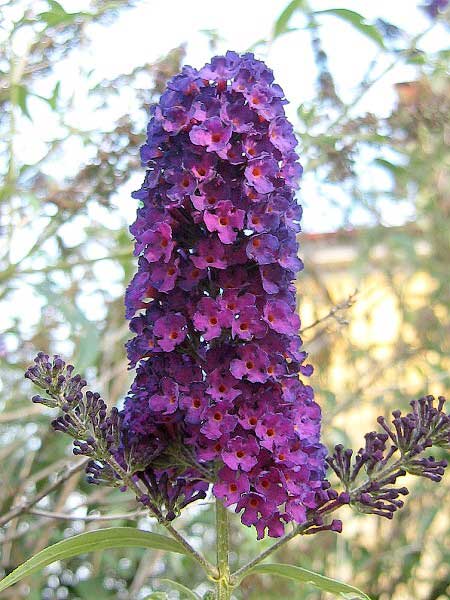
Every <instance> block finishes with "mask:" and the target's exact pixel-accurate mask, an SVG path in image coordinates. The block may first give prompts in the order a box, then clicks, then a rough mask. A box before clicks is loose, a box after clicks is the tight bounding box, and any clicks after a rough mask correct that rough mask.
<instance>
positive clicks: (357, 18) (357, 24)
mask: <svg viewBox="0 0 450 600" xmlns="http://www.w3.org/2000/svg"><path fill="white" fill-rule="evenodd" d="M313 14H314V15H334V16H335V17H338V18H339V19H342V20H343V21H347V23H350V24H351V25H353V27H354V28H355V29H357V30H358V31H359V32H360V33H362V34H363V35H365V36H366V37H368V38H370V39H372V40H373V41H374V42H375V43H376V44H377V45H378V46H379V47H380V48H383V49H384V48H385V46H384V40H383V36H382V35H381V33H380V32H379V30H378V29H377V28H376V27H375V25H370V24H369V23H366V20H365V18H364V17H363V16H362V15H360V14H359V13H357V12H355V11H354V10H347V9H346V8H329V9H327V10H318V11H315V12H314V13H313Z"/></svg>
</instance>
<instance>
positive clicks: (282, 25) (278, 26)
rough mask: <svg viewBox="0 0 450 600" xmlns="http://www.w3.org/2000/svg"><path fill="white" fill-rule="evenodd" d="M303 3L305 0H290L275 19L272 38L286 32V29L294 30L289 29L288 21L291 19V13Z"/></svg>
mask: <svg viewBox="0 0 450 600" xmlns="http://www.w3.org/2000/svg"><path fill="white" fill-rule="evenodd" d="M304 5H305V0H292V2H290V3H289V4H288V5H287V6H286V8H285V9H284V10H283V12H282V13H281V15H280V16H279V17H278V19H277V20H276V21H275V25H274V27H273V38H274V39H275V38H277V37H279V36H280V35H282V34H283V33H287V32H288V31H294V30H293V29H289V27H288V25H289V21H290V20H291V17H292V15H293V14H294V13H295V12H297V10H300V9H301V8H303V7H304Z"/></svg>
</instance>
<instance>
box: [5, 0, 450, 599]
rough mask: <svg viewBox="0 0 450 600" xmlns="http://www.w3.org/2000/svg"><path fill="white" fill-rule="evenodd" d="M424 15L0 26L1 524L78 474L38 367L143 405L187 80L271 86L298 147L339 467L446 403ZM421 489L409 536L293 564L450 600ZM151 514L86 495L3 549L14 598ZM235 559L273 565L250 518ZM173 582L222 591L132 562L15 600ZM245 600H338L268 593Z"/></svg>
mask: <svg viewBox="0 0 450 600" xmlns="http://www.w3.org/2000/svg"><path fill="white" fill-rule="evenodd" d="M418 2H419V0H398V1H392V0H378V1H377V2H361V1H360V0H309V1H306V0H294V1H293V2H290V3H289V4H288V3H287V1H283V0H280V1H278V0H277V1H274V0H245V1H241V0H228V1H227V2H212V1H208V0H193V1H192V2H185V1H184V0H165V2H156V1H155V0H142V1H140V0H135V1H133V0H131V1H128V0H110V1H107V0H86V1H83V0H63V1H62V2H61V4H58V2H56V1H55V0H42V1H41V0H33V1H27V0H24V1H22V0H15V1H14V0H13V1H12V2H0V11H1V12H0V172H1V175H2V177H1V180H2V181H1V188H0V219H1V221H0V298H1V310H0V361H1V379H0V515H5V514H6V515H7V514H8V512H9V511H10V510H11V508H13V507H14V506H17V505H19V504H20V503H22V502H24V501H27V500H30V499H33V498H35V497H36V496H38V495H39V494H42V493H43V492H45V490H46V488H47V487H49V486H50V487H51V486H52V483H53V482H54V481H55V477H56V475H57V474H61V473H64V472H66V470H67V468H68V465H70V464H74V462H75V463H76V459H75V458H74V457H72V455H71V452H70V448H68V442H67V440H66V439H65V437H64V436H60V435H58V434H55V433H53V432H52V431H51V430H50V427H49V422H50V418H51V411H50V410H48V409H44V408H42V407H40V406H35V405H33V404H32V403H31V402H30V400H29V398H30V396H31V394H32V392H31V390H30V385H29V384H28V383H27V382H25V381H24V380H23V372H24V370H25V368H26V367H27V366H28V364H29V363H30V360H31V359H32V357H33V355H34V354H35V353H36V351H37V350H44V351H47V352H49V353H55V352H58V353H61V354H62V355H63V356H64V357H65V358H68V359H70V361H71V362H73V363H74V364H76V366H77V369H79V370H80V371H81V372H82V373H84V374H85V376H86V377H87V379H88V380H89V381H90V383H91V386H92V387H93V388H94V389H96V390H98V391H100V392H101V393H102V394H103V395H104V397H105V399H106V401H107V402H108V403H109V404H110V405H115V404H117V405H120V402H121V400H122V399H123V397H124V394H126V391H127V386H128V384H129V381H130V377H131V374H130V373H129V372H128V371H127V363H126V359H125V352H124V347H123V344H124V342H125V341H126V339H127V324H126V322H125V320H124V310H123V293H124V288H125V286H126V284H127V282H128V280H129V279H130V277H131V276H132V274H133V271H134V269H135V259H134V258H133V257H132V247H131V239H130V235H129V233H128V230H127V227H128V225H129V224H130V223H131V222H132V220H133V216H134V212H135V210H136V202H135V201H134V200H132V199H131V198H130V192H131V190H133V189H136V188H138V187H139V184H140V180H141V179H142V177H143V174H144V173H143V170H142V168H141V167H140V164H139V159H138V148H139V146H140V144H142V143H143V141H144V135H145V124H146V121H147V114H148V109H149V105H150V104H151V103H152V102H154V101H156V100H157V98H158V95H159V94H160V93H161V91H162V90H163V88H164V85H165V82H166V80H167V78H168V77H170V76H172V75H173V74H174V73H176V72H177V71H178V69H179V68H180V65H182V64H185V63H189V64H193V65H194V66H196V67H200V66H201V65H202V64H203V63H205V62H206V61H207V60H208V59H209V58H210V57H211V55H213V54H217V53H221V52H224V51H226V50H227V49H233V50H237V51H246V50H248V49H251V50H253V51H254V52H255V53H256V54H257V56H258V57H260V58H263V59H265V60H266V61H267V62H268V64H269V66H271V67H272V68H273V69H274V71H275V76H276V79H277V81H278V83H279V84H280V85H281V86H282V87H283V88H284V90H285V93H286V96H287V97H288V99H289V100H290V105H289V106H288V114H289V117H290V118H291V119H292V121H293V122H294V124H295V127H296V130H297V132H298V137H299V148H300V154H301V157H302V163H303V165H304V168H305V175H304V180H303V185H302V189H301V191H300V193H299V200H300V201H301V203H302V204H303V206H304V220H303V229H304V232H303V234H302V235H301V238H300V240H301V241H300V246H301V256H302V258H303V259H304V262H305V271H304V272H303V273H302V274H301V276H300V278H299V281H298V291H299V310H300V313H301V317H302V328H303V338H304V342H305V347H306V349H307V350H308V351H309V352H310V355H311V360H312V362H313V363H314V365H315V374H314V376H313V379H312V383H313V385H314V386H315V389H316V390H317V398H318V401H319V402H320V403H321V405H322V408H323V416H324V428H323V435H324V441H325V443H327V444H328V445H329V446H331V445H333V444H335V443H338V442H342V443H344V444H350V445H354V446H355V447H356V448H359V446H360V445H361V443H362V436H363V433H364V432H365V431H367V430H370V429H371V428H373V427H374V425H375V418H376V416H377V415H378V414H384V415H386V416H387V415H388V414H389V412H390V411H391V410H392V409H393V408H396V407H400V408H403V409H407V408H408V402H409V401H410V400H411V399H413V398H415V397H418V396H420V395H422V394H424V393H434V394H439V393H442V392H444V391H445V389H446V387H447V389H448V383H449V377H448V367H449V363H450V359H449V337H450V336H449V333H450V325H449V301H450V287H449V271H450V269H449V263H450V253H449V250H450V237H449V217H450V192H449V179H450V176H449V170H448V168H449V154H450V153H449V141H450V126H449V121H448V114H449V109H450V95H449V92H450V83H449V79H448V58H449V55H450V51H449V50H448V42H449V35H448V28H449V15H448V11H447V13H446V12H445V10H443V11H442V12H440V8H441V9H445V4H446V2H443V1H442V0H440V1H439V0H438V1H436V0H427V1H425V0H423V4H422V5H419V4H418ZM33 393H34V392H33ZM410 489H411V496H413V498H412V500H411V501H408V499H407V502H406V508H405V509H404V510H402V511H401V513H400V514H399V515H398V516H397V517H396V518H395V520H394V521H393V522H385V521H384V520H382V519H380V518H377V517H374V516H363V515H357V514H353V515H351V514H350V513H349V514H346V515H344V518H345V517H346V518H345V522H346V525H345V530H344V533H343V534H342V535H339V536H337V535H334V534H321V535H320V536H315V537H314V538H312V539H308V538H304V539H299V540H294V541H293V542H291V543H290V544H289V545H288V546H286V547H285V548H284V549H283V550H282V551H281V552H280V553H279V555H278V557H277V558H278V559H279V561H280V562H283V561H286V562H291V563H292V564H299V565H302V566H303V567H307V568H308V567H309V568H312V569H314V570H317V571H320V572H324V573H326V574H328V575H330V576H334V577H337V578H341V579H344V580H346V581H347V582H349V583H353V584H354V585H357V586H359V587H361V588H363V589H364V590H365V591H366V592H367V593H368V594H369V595H370V596H371V597H372V598H373V599H374V600H390V599H392V600H444V599H446V598H449V597H450V566H449V558H450V513H449V508H448V507H449V500H450V496H449V492H450V481H449V479H448V477H447V479H445V480H444V481H443V482H442V484H440V485H436V484H433V483H431V482H429V481H422V480H418V478H416V479H415V480H413V481H411V486H410ZM135 510H136V507H135V504H134V503H133V501H132V500H130V498H129V496H127V495H126V494H120V493H119V492H112V491H110V490H107V489H99V488H93V487H92V486H91V487H90V486H88V485H87V484H86V483H85V482H84V481H83V477H82V475H81V474H80V473H78V474H76V475H74V476H73V477H71V478H69V479H68V480H67V481H66V482H65V483H64V484H62V485H60V486H57V487H56V489H55V490H54V491H52V492H51V493H50V494H49V495H47V496H45V498H44V499H43V500H41V501H39V502H38V503H36V504H34V505H33V506H31V507H30V508H29V510H28V511H26V512H23V513H22V514H20V515H19V516H18V517H17V518H14V519H11V520H9V521H8V522H7V523H5V524H4V526H3V528H0V543H1V550H0V575H3V574H5V573H8V572H10V571H11V570H12V569H13V568H14V567H15V566H17V565H18V564H19V563H20V562H22V561H23V560H24V559H25V558H27V557H29V556H30V555H31V554H33V553H35V552H36V551H38V550H39V549H41V548H43V547H44V546H46V545H48V544H49V543H51V542H55V541H58V540H60V539H62V538H64V537H67V536H69V535H72V534H74V533H77V532H81V531H84V530H89V529H93V528H97V527H100V526H106V525H108V524H114V525H118V524H132V523H133V520H135V519H138V523H139V526H140V527H142V528H148V529H156V527H155V524H154V522H152V520H151V519H148V518H146V517H144V516H142V515H136V514H135ZM110 515H112V516H113V517H114V515H119V517H118V518H115V520H112V521H108V520H107V521H105V520H104V518H105V516H106V518H109V516H110ZM123 515H124V516H123ZM0 518H1V517H0ZM96 519H98V520H96ZM102 519H103V520H102ZM0 522H1V521H0ZM211 522H212V511H211V509H210V507H209V505H208V503H207V502H205V503H204V504H201V505H200V506H197V507H196V508H192V509H191V510H188V511H186V513H185V514H184V516H183V517H182V518H181V520H180V522H179V523H178V524H179V525H182V527H183V528H184V529H185V530H186V531H187V532H188V533H189V535H190V536H191V538H192V539H193V540H194V543H195V544H199V545H200V544H202V545H203V548H205V549H206V551H207V552H208V551H211V550H212V544H213V536H212V533H211V529H208V526H209V525H210V524H211ZM232 542H233V545H234V548H235V551H236V552H239V556H236V555H233V559H234V560H238V559H239V560H241V561H242V560H244V559H246V558H249V557H250V556H251V555H252V554H254V553H255V552H256V551H257V550H260V549H262V548H264V547H265V546H266V545H267V542H266V541H263V542H256V541H255V539H254V532H253V530H252V531H250V530H246V529H245V528H243V527H242V526H240V525H239V522H238V518H237V517H236V518H235V519H234V521H233V535H232ZM168 572H170V574H171V576H172V578H173V579H177V580H178V581H179V582H181V583H184V584H186V585H188V586H190V587H191V588H193V589H194V588H196V589H197V590H198V591H200V592H201V591H202V588H201V587H197V586H198V585H199V582H200V581H201V577H200V573H199V572H198V571H197V569H196V567H194V566H192V564H191V563H188V562H187V561H185V560H184V559H183V558H179V557H178V558H176V557H169V558H168V557H166V556H163V555H162V554H160V553H158V552H154V551H153V552H145V551H141V550H120V551H109V552H108V553H105V554H103V555H101V554H91V555H88V556H86V557H81V558H77V559H72V560H70V561H66V562H65V563H56V564H54V565H53V566H51V567H49V568H47V569H46V570H45V571H44V572H43V573H41V574H38V575H35V576H33V577H32V578H29V580H28V581H27V582H26V583H23V584H20V585H18V586H16V587H15V588H12V589H11V590H9V591H8V592H4V593H3V595H2V596H1V597H2V598H11V599H20V598H30V599H32V600H38V599H45V600H53V599H65V598H69V599H82V600H91V599H92V598H96V600H103V599H109V598H110V599H118V600H119V599H120V600H129V599H136V600H139V599H144V598H164V597H167V598H171V599H175V598H177V597H178V596H177V592H170V594H169V595H168V596H164V595H159V596H158V595H157V593H156V592H158V591H159V592H164V591H167V588H166V587H165V584H164V582H162V579H163V578H164V576H165V575H166V574H167V573H168ZM155 593H156V595H155ZM152 594H153V595H152ZM240 597H242V598H246V599H251V600H265V599H267V600H268V599H272V598H287V597H290V598H292V599H298V600H319V599H322V600H325V599H327V600H329V599H330V598H331V596H329V595H327V594H321V593H319V592H317V591H314V590H312V589H311V588H309V587H308V586H304V587H302V586H299V585H294V584H290V583H285V582H283V581H282V582H281V583H280V581H276V582H274V581H273V580H271V579H270V578H267V579H266V578H264V577H262V578H261V577H259V578H258V579H256V578H249V579H247V580H246V582H245V587H244V588H243V591H242V594H241V596H240Z"/></svg>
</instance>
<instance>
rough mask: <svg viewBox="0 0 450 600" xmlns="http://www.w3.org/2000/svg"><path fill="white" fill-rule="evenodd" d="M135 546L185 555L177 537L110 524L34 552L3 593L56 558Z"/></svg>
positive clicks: (6, 580) (6, 582)
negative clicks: (107, 526)
mask: <svg viewBox="0 0 450 600" xmlns="http://www.w3.org/2000/svg"><path fill="white" fill-rule="evenodd" d="M133 547H134V548H153V549H155V550H167V551H168V552H178V553H179V554H186V550H185V549H184V548H183V546H181V544H179V543H178V542H176V541H175V540H172V539H170V538H168V537H166V536H163V535H159V534H157V533H149V532H148V531H142V530H140V529H134V528H133V527H109V528H107V529H99V530H97V531H88V532H87V533H81V534H80V535H75V536H73V537H71V538H69V539H67V540H62V541H61V542H58V543H56V544H54V545H53V546H49V547H48V548H45V549H44V550H41V552H38V553H37V554H35V555H34V556H33V557H31V558H30V559H29V560H27V561H26V562H24V563H23V564H22V565H20V566H19V567H17V569H15V570H14V571H13V572H12V573H10V574H9V575H8V576H7V577H5V578H4V579H2V580H1V581H0V592H1V591H3V590H6V588H8V587H10V586H11V585H13V584H14V583H17V582H18V581H21V580H22V579H23V578H24V577H27V576H28V575H31V574H32V573H35V572H36V571H40V570H41V569H43V568H44V567H46V566H47V565H50V564H51V563H53V562H55V561H57V560H64V559H66V558H72V557H73V556H78V555H80V554H85V553H87V552H94V551H96V550H107V549H109V548H133Z"/></svg>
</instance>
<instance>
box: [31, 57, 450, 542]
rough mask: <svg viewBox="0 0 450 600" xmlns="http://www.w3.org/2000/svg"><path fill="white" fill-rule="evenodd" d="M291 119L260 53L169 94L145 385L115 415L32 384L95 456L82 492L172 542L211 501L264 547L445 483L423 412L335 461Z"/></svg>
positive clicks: (155, 144)
mask: <svg viewBox="0 0 450 600" xmlns="http://www.w3.org/2000/svg"><path fill="white" fill-rule="evenodd" d="M285 104H286V100H285V98H284V94H283V91H282V89H281V88H280V87H279V86H278V85H277V84H275V83H274V79H273V75H272V72H271V71H270V70H269V69H268V68H267V66H266V65H265V64H264V63H263V62H261V61H258V60H256V59H255V58H254V56H253V55H252V54H244V55H242V56H239V55H238V54H235V53H234V52H228V53H227V54H226V56H220V57H215V58H213V59H212V61H211V63H209V64H207V65H206V66H204V67H203V68H202V69H200V70H196V69H193V68H192V67H184V68H183V70H182V72H181V73H180V74H179V75H177V76H175V77H174V78H173V79H171V80H170V81H169V82H168V85H167V89H166V91H165V92H164V93H163V94H162V96H161V99H160V102H159V103H158V104H157V105H156V106H155V107H153V109H152V116H151V119H150V122H149V125H148V130H147V141H146V143H145V145H144V146H143V147H142V149H141V156H142V162H143V164H144V165H145V166H146V169H147V171H146V175H145V180H144V183H143V185H142V187H141V189H140V190H139V191H138V192H135V193H134V197H135V198H137V199H138V200H139V201H140V207H139V208H138V211H137V218H136V221H135V222H134V224H133V225H132V226H131V232H132V234H133V236H134V238H135V255H136V256H137V257H138V271H137V273H136V275H135V276H134V278H133V279H132V281H131V283H130V285H129V287H128V289H127V291H126V295H125V304H126V316H127V318H128V319H130V329H131V331H132V333H133V334H134V337H133V338H132V339H131V340H130V341H129V342H128V343H127V353H128V357H129V361H130V367H131V368H135V369H136V371H135V377H134V381H133V383H132V385H131V389H130V391H129V394H128V395H127V398H126V399H125V402H124V406H123V409H122V410H120V411H119V410H118V409H117V408H113V409H111V410H109V411H108V409H107V406H106V404H105V402H104V401H103V400H102V399H101V398H100V396H99V394H97V393H93V392H91V391H85V387H86V381H84V379H82V377H81V376H80V375H77V374H75V373H74V368H73V366H71V365H66V364H65V363H64V361H63V360H62V359H61V358H60V357H58V356H55V357H53V358H50V357H49V356H48V355H46V354H43V353H39V354H38V356H37V357H36V359H35V363H34V365H33V366H31V367H30V368H29V369H28V371H27V373H26V376H27V377H28V378H29V379H31V380H32V381H33V382H34V383H35V384H36V385H37V386H39V387H40V388H41V389H43V390H44V391H45V393H46V396H45V397H44V396H40V395H39V396H35V397H34V398H33V401H34V402H37V403H40V404H44V405H46V406H48V407H50V408H57V409H59V411H60V414H59V416H58V417H57V418H56V419H55V420H54V421H53V422H52V424H53V427H54V428H55V429H56V430H57V431H61V432H64V433H66V434H68V435H70V436H71V437H72V438H73V439H74V453H75V454H79V455H84V456H87V457H89V459H90V460H89V462H88V465H87V473H88V479H89V481H90V482H92V483H95V484H99V483H102V484H107V485H112V486H114V487H118V488H119V489H121V490H125V489H131V490H132V491H133V492H134V494H135V495H136V497H137V499H138V501H140V502H141V503H142V504H144V505H145V506H146V507H148V509H149V511H150V512H151V514H153V515H154V516H155V517H156V518H157V519H158V520H159V521H160V522H161V523H163V524H166V525H167V526H168V522H169V521H171V520H173V519H174V518H175V517H176V516H177V515H178V514H179V513H180V511H181V510H182V509H183V508H184V507H185V506H187V505H188V504H190V503H192V502H194V501H196V500H198V499H201V498H204V497H205V496H206V494H207V491H208V490H209V489H210V488H212V492H213V494H214V495H215V496H216V498H218V499H219V501H221V502H223V504H224V505H225V506H233V507H234V508H235V511H236V512H237V513H240V515H241V520H242V523H244V524H245V525H247V526H254V527H255V528H256V530H257V536H258V538H262V537H264V536H265V535H266V533H267V534H268V535H269V536H272V537H280V536H282V535H283V533H284V530H285V527H286V525H287V524H289V523H293V524H294V530H293V532H294V533H302V534H309V533H316V532H319V531H324V530H327V529H328V530H332V531H336V532H339V531H341V529H342V524H341V522H340V521H339V520H333V521H332V522H331V523H330V522H329V521H328V516H329V515H330V513H332V512H334V511H335V510H337V509H338V508H340V507H341V506H342V505H343V504H351V505H353V506H354V507H356V508H357V509H358V510H361V511H363V512H368V513H373V514H377V515H380V516H384V517H387V518H391V517H392V515H393V514H394V513H395V511H396V510H398V509H399V508H401V507H402V506H403V500H402V499H401V498H402V497H403V496H404V495H406V494H407V493H408V490H407V489H406V487H404V486H399V485H398V484H397V480H398V478H400V477H401V476H403V475H405V474H406V473H410V474H415V475H419V476H423V477H426V478H428V479H431V480H432V481H439V480H440V479H441V477H442V474H443V472H444V469H445V466H446V463H445V461H443V460H436V459H435V458H433V457H431V456H429V455H428V449H429V448H431V447H432V446H434V447H439V448H446V449H449V448H450V416H449V415H448V414H446V413H445V412H444V410H443V409H444V400H443V399H442V398H439V399H438V402H437V406H436V403H435V400H434V399H433V398H432V397H431V396H427V397H425V398H421V399H420V400H418V401H415V402H413V403H412V411H411V412H410V413H408V414H407V415H405V416H402V415H401V413H400V411H395V412H394V413H393V421H392V426H390V425H388V424H387V422H386V421H385V419H383V418H381V417H380V419H379V424H380V425H381V427H382V429H383V431H382V432H371V433H368V434H367V435H366V438H365V446H364V448H361V449H360V450H359V451H358V452H357V453H356V454H355V453H354V452H353V451H352V450H350V449H347V450H346V449H344V448H343V447H342V446H336V448H335V450H334V453H333V454H332V455H331V456H328V457H326V454H327V451H326V449H325V447H324V446H323V445H322V444H321V443H320V424H321V412H320V408H319V406H318V405H317V403H316V402H315V401H314V392H313V389H312V387H311V386H310V385H309V384H308V383H307V380H306V378H307V377H309V376H310V375H311V373H312V367H311V366H310V365H308V364H305V361H306V358H307V355H306V353H305V352H304V351H303V350H302V341H301V339H300V337H299V329H300V319H299V317H298V316H297V314H296V288H295V286H294V283H293V282H294V279H295V277H296V274H297V272H298V271H299V270H300V269H301V268H302V263H301V262H300V260H299V259H298V257H297V252H298V246H297V234H298V232H299V231H300V219H301V207H300V206H299V204H298V203H297V202H296V200H295V197H294V196H295V192H296V189H297V187H298V179H299V177H300V175H301V167H300V165H299V163H298V156H297V154H296V152H295V147H296V139H295V136H294V133H293V129H292V126H291V124H290V123H289V121H288V120H287V119H286V116H285V113H284V105H285ZM327 465H329V466H330V467H331V468H332V470H333V471H334V472H335V474H336V475H337V476H338V478H339V480H340V482H341V483H342V485H343V488H344V490H343V491H342V492H341V493H338V492H337V491H336V490H334V489H332V488H331V486H330V483H329V482H328V481H327V480H326V478H325V476H326V467H327ZM292 535H293V534H292V533H291V534H289V535H288V538H289V537H292Z"/></svg>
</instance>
